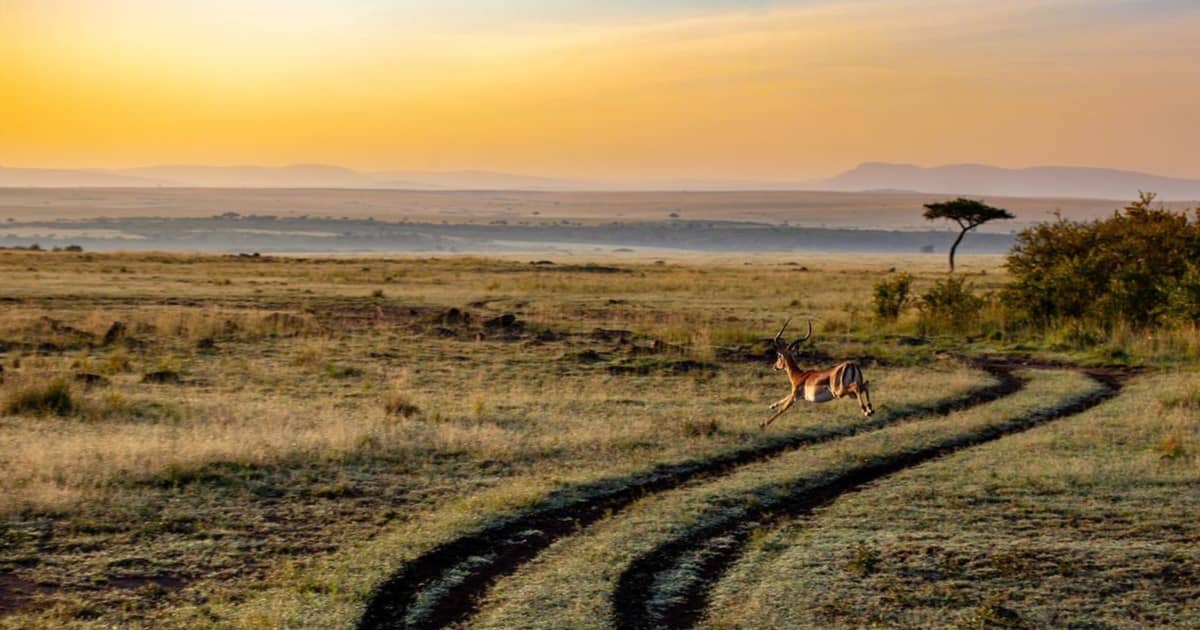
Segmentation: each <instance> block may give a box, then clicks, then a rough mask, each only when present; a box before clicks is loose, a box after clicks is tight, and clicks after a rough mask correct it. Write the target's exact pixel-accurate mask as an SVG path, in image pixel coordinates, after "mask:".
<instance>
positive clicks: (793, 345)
mask: <svg viewBox="0 0 1200 630" xmlns="http://www.w3.org/2000/svg"><path fill="white" fill-rule="evenodd" d="M812 333H813V329H812V320H811V319H810V320H808V334H807V335H804V336H803V337H801V338H799V339H797V340H795V341H793V342H792V343H790V344H788V351H789V352H795V351H796V348H799V347H800V344H801V343H803V342H804V341H807V340H808V338H809V337H812Z"/></svg>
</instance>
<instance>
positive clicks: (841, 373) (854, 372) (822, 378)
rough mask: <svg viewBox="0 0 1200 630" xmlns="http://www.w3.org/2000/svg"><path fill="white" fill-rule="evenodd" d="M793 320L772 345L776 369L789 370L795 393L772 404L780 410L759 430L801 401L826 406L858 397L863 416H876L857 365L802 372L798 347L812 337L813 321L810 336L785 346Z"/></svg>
mask: <svg viewBox="0 0 1200 630" xmlns="http://www.w3.org/2000/svg"><path fill="white" fill-rule="evenodd" d="M791 321H792V320H791V319H788V320H787V321H785V322H783V327H781V328H780V329H779V332H778V333H776V334H775V338H774V339H772V340H771V346H772V347H773V348H775V356H776V359H775V366H774V367H775V369H776V370H787V375H788V380H789V381H791V382H792V391H791V393H790V394H788V395H787V396H784V397H783V398H782V399H780V400H778V401H776V402H774V403H772V404H771V409H772V410H774V409H778V411H776V412H775V414H774V415H772V416H771V417H770V418H767V419H766V420H764V421H763V423H762V424H760V425H759V428H760V429H762V428H766V427H767V425H769V424H771V422H773V421H774V420H775V418H778V417H779V416H780V415H782V414H783V412H785V411H787V410H788V409H789V408H791V406H792V405H793V404H794V403H795V402H796V401H797V400H807V401H808V402H814V403H823V402H829V401H831V400H834V399H837V398H841V397H843V396H854V398H855V399H856V400H858V406H859V408H860V409H862V412H863V415H866V416H870V415H871V414H873V413H875V408H874V407H873V406H871V393H870V391H869V390H868V389H867V382H866V381H865V380H863V373H862V370H861V369H859V367H858V366H857V365H855V364H854V362H852V361H846V362H844V363H839V364H837V365H835V366H833V367H832V368H830V369H828V370H802V369H800V366H799V365H798V364H797V363H796V348H798V347H799V346H800V344H801V342H803V341H805V340H807V339H808V338H809V337H812V332H813V331H812V321H811V320H810V321H809V322H808V334H807V335H805V336H803V337H801V338H799V339H797V340H795V341H793V342H792V343H790V344H785V343H784V341H783V331H784V330H786V329H787V326H788V323H789V322H791Z"/></svg>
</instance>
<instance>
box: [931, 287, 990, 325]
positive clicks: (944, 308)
mask: <svg viewBox="0 0 1200 630" xmlns="http://www.w3.org/2000/svg"><path fill="white" fill-rule="evenodd" d="M986 303H987V302H986V300H984V299H983V298H982V297H979V296H978V295H975V293H974V286H973V285H970V284H967V282H966V280H965V279H964V278H961V277H958V278H953V277H952V278H946V279H944V280H939V281H938V282H937V283H935V284H934V285H933V287H931V288H930V289H929V290H928V291H926V292H925V293H924V294H923V295H921V299H920V300H919V301H918V302H917V308H918V309H920V311H921V328H922V330H923V331H924V332H930V331H933V330H938V329H949V330H951V331H953V332H963V331H965V330H967V329H968V328H969V327H971V326H972V325H974V324H976V323H978V321H979V315H980V310H982V309H983V307H984V305H985V304H986Z"/></svg>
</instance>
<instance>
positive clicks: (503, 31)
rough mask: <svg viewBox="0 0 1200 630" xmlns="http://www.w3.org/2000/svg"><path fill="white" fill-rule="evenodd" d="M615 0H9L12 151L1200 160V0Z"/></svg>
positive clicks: (359, 158)
mask: <svg viewBox="0 0 1200 630" xmlns="http://www.w3.org/2000/svg"><path fill="white" fill-rule="evenodd" d="M448 4H453V5H454V6H452V7H448ZM596 4H597V3H595V2H584V1H582V0H579V1H575V0H561V1H560V2H558V3H546V2H539V1H537V0H525V1H524V2H520V1H518V2H514V3H510V4H508V5H506V4H505V3H502V2H499V0H481V1H480V2H477V3H472V2H459V3H456V4H455V3H432V2H422V1H415V2H412V1H410V2H381V1H375V0H348V1H345V2H336V1H334V0H295V1H285V0H257V1H251V2H236V1H234V0H212V1H210V2H200V0H179V1H176V2H166V1H158V2H152V1H150V0H0V89H2V90H3V93H2V96H3V98H0V164H2V165H6V166H40V167H63V166H70V167H78V166H84V167H123V166H142V165H150V164H162V163H182V162H189V163H206V164H232V163H259V164H286V163H296V162H324V163H336V164H341V165H345V166H350V167H356V168H365V169H391V168H396V169H408V168H416V169H442V170H448V169H460V168H481V169H492V170H504V171H511V172H523V173H530V174H540V175H558V176H563V175H567V176H593V177H699V178H754V179H787V178H807V177H817V176H822V175H828V174H832V173H833V172H835V171H838V170H841V169H843V168H846V167H850V166H853V165H854V164H855V163H857V162H860V161H864V160H885V161H901V162H915V163H920V164H940V163H949V162H964V161H970V162H986V163H992V164H997V165H1002V166H1029V165H1037V164H1071V165H1088V166H1110V167H1120V168H1132V169H1137V170H1145V171H1151V172H1156V173H1160V174H1165V175H1177V176H1191V177H1200V151H1198V150H1197V147H1200V124H1197V121H1200V107H1198V106H1200V38H1197V37H1196V33H1200V9H1195V8H1192V6H1190V5H1194V4H1195V3H1193V2H1186V1H1182V0H1139V1H1137V2H1134V1H1132V0H1122V1H1117V0H1112V1H1107V0H1098V1H1091V2H1083V1H1082V0H1058V1H1052V2H1031V1H1026V0H1012V1H1006V2H1003V3H1001V2H996V3H992V2H977V1H966V0H936V1H916V0H875V1H871V0H866V1H853V0H840V1H835V0H828V1H809V2H799V3H789V2H768V1H765V0H760V1H755V2H749V1H748V2H738V1H737V0H726V1H721V0H708V1H707V2H705V1H701V0H695V1H687V0H678V1H677V2H668V3H665V4H664V5H663V6H664V7H666V8H662V7H659V8H657V9H655V10H653V11H649V10H645V9H641V8H639V3H632V2H627V3H623V2H614V3H612V5H613V7H616V8H615V9H612V10H604V11H601V10H598V9H596V8H595V6H596ZM668 5H669V6H668ZM617 9H619V10H617Z"/></svg>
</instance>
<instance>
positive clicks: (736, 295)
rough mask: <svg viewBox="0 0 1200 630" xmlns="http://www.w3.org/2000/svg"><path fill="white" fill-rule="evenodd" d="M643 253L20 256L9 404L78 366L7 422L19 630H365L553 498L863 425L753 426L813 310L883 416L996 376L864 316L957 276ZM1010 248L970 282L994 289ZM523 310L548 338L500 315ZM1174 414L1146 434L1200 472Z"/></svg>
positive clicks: (11, 261)
mask: <svg viewBox="0 0 1200 630" xmlns="http://www.w3.org/2000/svg"><path fill="white" fill-rule="evenodd" d="M622 260H623V262H616V261H615V259H605V260H601V261H600V262H603V263H604V264H606V265H615V266H617V267H618V268H619V269H620V271H618V272H616V273H595V272H594V271H588V270H586V269H583V268H574V269H542V268H537V267H533V266H531V265H529V264H528V260H524V259H516V258H508V259H489V260H484V259H478V258H469V257H456V258H439V259H420V258H414V257H395V258H361V257H340V258H333V257H331V258H328V259H319V260H318V259H309V260H300V259H287V258H278V259H273V258H268V257H263V258H262V259H258V260H246V259H238V258H231V257H220V256H184V255H162V254H113V255H96V254H66V253H63V254H55V253H42V254H33V253H28V252H0V275H3V277H5V278H6V280H7V281H8V283H7V284H6V286H5V289H6V297H9V298H10V300H9V301H5V302H3V303H0V366H3V368H4V370H3V372H2V375H3V383H2V384H0V401H8V400H13V399H15V398H17V397H19V395H20V393H21V392H24V391H31V390H30V389H29V388H31V387H34V386H42V387H44V384H45V383H48V382H52V381H53V380H55V379H59V378H62V379H65V381H64V382H65V383H66V390H67V391H69V395H70V400H71V402H72V405H71V408H70V410H69V413H66V414H65V415H57V414H44V413H40V412H39V411H38V410H37V408H36V406H34V407H30V406H25V405H17V406H15V407H14V406H11V405H7V406H6V408H5V409H3V411H5V412H6V413H3V414H0V452H3V453H5V454H6V456H5V457H3V458H0V574H4V575H8V576H13V577H12V578H8V579H19V580H23V581H24V582H23V583H28V584H34V585H40V586H39V587H38V588H36V589H34V590H35V591H36V592H38V593H39V594H38V596H37V597H36V598H34V599H33V600H31V601H25V602H23V603H22V604H21V605H22V606H24V607H25V608H24V611H23V612H22V613H20V614H16V615H11V614H9V615H5V614H4V613H0V626H13V627H36V626H38V625H41V626H43V627H61V626H64V625H76V626H104V627H110V626H116V625H135V626H136V625H142V626H162V625H176V626H188V627H194V626H212V625H216V626H221V625H236V626H249V627H254V626H258V627H279V626H293V627H299V626H308V627H314V626H321V627H327V626H330V625H338V624H341V625H344V624H345V623H347V622H348V620H350V619H352V618H353V617H354V615H355V614H356V612H357V610H358V608H357V607H358V606H361V604H362V602H363V599H364V597H365V596H366V593H367V591H368V590H369V589H370V587H371V586H372V585H373V581H374V580H377V579H380V578H382V577H383V576H385V575H387V573H388V572H389V571H390V570H392V569H394V568H395V566H396V565H397V563H399V562H401V561H403V560H404V559H407V558H411V557H413V555H415V554H418V553H420V551H421V550H423V549H428V548H429V547H431V546H433V545H435V544H437V543H438V542H441V541H444V540H447V539H449V538H452V537H453V536H454V534H455V532H458V531H461V530H462V529H463V528H467V527H477V526H479V525H480V524H481V523H486V522H488V521H489V520H490V519H494V518H497V517H498V516H499V515H503V514H505V513H508V512H509V511H511V510H515V509H521V508H522V507H523V506H527V505H529V504H530V503H531V502H533V501H535V500H536V499H538V498H540V497H543V496H544V495H545V494H546V493H548V492H550V491H551V490H554V489H556V488H562V487H563V486H564V485H567V484H574V483H585V482H591V481H595V480H597V479H601V478H607V477H611V476H619V475H627V474H631V473H633V472H637V471H644V470H646V469H647V468H649V467H652V466H654V465H656V464H661V463H664V462H677V461H680V460H682V459H689V458H697V457H700V458H703V457H711V456H713V455H714V454H716V453H721V452H724V451H727V450H729V449H732V448H742V447H745V446H747V445H751V444H756V443H759V441H762V440H769V439H772V438H774V437H777V436H779V435H781V434H788V433H792V432H797V431H803V430H808V429H812V428H814V427H820V426H823V425H824V424H844V423H847V422H854V421H858V419H859V416H858V415H857V411H856V410H855V406H854V405H853V403H850V402H844V404H843V403H833V404H832V405H829V406H824V407H819V408H818V407H804V408H801V409H797V410H794V411H792V412H789V415H787V416H784V417H782V418H780V419H779V420H778V421H777V422H776V423H775V424H774V425H773V426H772V428H771V430H770V431H768V432H766V433H763V432H759V431H758V430H757V424H758V422H759V421H760V420H762V419H763V417H764V416H765V415H766V408H765V406H766V404H767V403H769V402H771V401H774V400H776V399H778V398H779V397H780V396H782V395H783V394H784V393H786V384H785V381H784V379H783V377H782V376H781V375H779V374H776V373H774V372H772V371H770V370H769V369H768V368H767V367H766V366H765V365H764V364H763V363H762V362H761V361H759V360H756V359H754V357H755V356H756V353H757V352H760V351H761V350H762V349H763V347H762V346H761V340H762V338H764V337H766V336H769V335H770V334H771V333H772V332H773V331H774V330H775V329H776V327H777V326H778V324H779V322H781V321H782V319H783V318H784V317H787V316H789V315H790V316H795V317H803V316H812V317H814V318H816V319H817V335H816V337H815V344H814V345H813V346H812V348H811V350H812V352H813V354H814V356H821V355H827V356H829V357H831V358H832V357H838V358H841V357H852V358H857V359H859V360H860V361H862V362H863V363H864V365H865V366H866V370H867V372H868V374H869V376H870V378H871V381H872V385H873V391H874V394H875V399H876V405H877V407H878V408H879V409H880V412H881V413H887V412H888V410H889V408H895V407H898V406H901V405H905V404H912V403H913V401H917V400H931V399H938V398H942V397H945V396H950V395H954V394H956V393H960V392H961V391H962V390H964V389H966V388H969V387H971V386H973V385H976V384H978V383H979V382H980V380H981V378H982V376H981V375H980V374H979V373H978V372H975V371H972V370H967V369H965V368H963V367H962V366H960V365H958V364H956V363H955V362H953V361H939V360H938V359H937V356H938V354H939V352H940V351H942V350H945V349H959V348H961V347H962V340H960V339H959V340H935V341H932V342H928V343H922V344H917V345H912V344H911V343H910V340H906V339H905V338H906V337H908V335H909V333H908V332H907V331H906V329H905V328H904V327H905V326H906V325H907V323H906V322H905V321H904V320H903V318H902V321H901V322H899V323H898V324H896V325H895V326H896V327H895V328H891V327H889V326H879V325H877V324H876V323H875V322H873V321H872V320H871V319H870V318H869V314H868V304H869V299H870V294H871V288H872V286H873V284H874V282H876V281H877V280H878V279H879V278H881V277H883V276H884V275H885V274H886V273H887V269H888V267H889V266H890V265H893V264H908V263H909V262H911V264H913V265H914V267H913V269H912V270H913V271H914V273H915V274H916V275H917V277H918V284H919V285H922V283H924V284H926V285H927V284H929V283H932V282H933V281H934V280H935V279H937V278H939V277H941V276H942V275H943V274H942V272H941V261H940V260H937V261H928V260H926V259H922V258H919V257H916V256H913V257H911V259H905V260H902V261H901V262H900V263H897V262H896V261H895V260H890V259H883V258H871V257H864V258H853V257H822V256H807V257H806V256H795V257H787V260H781V259H779V258H778V257H771V258H768V257H751V258H749V259H747V258H746V257H741V256H738V257H712V259H697V258H692V257H678V258H669V259H668V261H667V263H666V264H662V265H659V264H653V262H652V261H651V260H635V261H634V262H630V261H628V260H624V259H622ZM746 262H751V263H752V264H749V265H747V264H745V263H746ZM783 262H797V263H799V264H801V265H803V266H805V267H807V268H808V271H798V267H799V265H795V266H793V265H783V264H781V263H783ZM997 262H998V260H997V259H995V258H983V259H972V258H971V257H966V258H965V260H964V261H963V267H965V268H968V269H973V270H984V269H987V270H988V273H987V275H986V276H980V277H979V282H980V283H985V284H986V285H987V286H989V287H992V286H998V285H1000V284H1002V283H1003V282H1004V278H1003V274H1001V273H997V271H996V263H997ZM561 267H566V266H565V265H561ZM378 291H382V296H380V295H378V294H377V292H378ZM450 307H455V308H458V309H461V310H462V311H464V312H467V313H469V314H471V315H472V317H473V318H474V319H472V321H471V323H469V324H447V323H445V321H444V318H442V317H441V315H442V314H444V313H445V312H446V309H448V308H450ZM502 313H513V314H515V315H516V316H517V318H518V320H519V321H520V322H521V323H522V324H523V325H524V327H523V328H520V329H517V330H514V331H509V332H496V331H490V330H487V329H485V328H484V327H483V326H482V325H481V324H480V321H481V320H483V319H485V318H488V317H495V316H497V315H500V314H502ZM117 321H119V322H121V323H122V324H124V333H123V334H121V335H119V336H117V337H115V338H113V339H109V340H106V339H105V337H106V336H108V335H107V333H108V332H109V331H110V330H111V329H112V325H113V322H117ZM598 328H599V329H606V330H608V331H612V330H624V331H628V334H621V333H612V332H603V331H600V332H597V331H596V329H598ZM1130 343H1133V342H1132V341H1131V342H1130ZM1163 348H1167V346H1163ZM1159 351H1164V352H1165V351H1168V350H1167V349H1160V350H1159ZM823 360H824V359H813V361H814V362H821V361H823ZM164 370H166V371H170V372H172V373H173V374H175V375H176V376H177V377H178V381H177V382H166V383H155V382H146V381H147V379H146V375H147V374H150V373H152V372H155V371H164ZM931 370H933V371H935V372H937V373H938V374H940V375H941V378H940V379H938V380H936V381H935V383H936V384H935V385H931V384H930V381H929V378H928V375H929V374H930V371H931ZM89 375H90V376H89ZM97 376H98V377H102V379H97V378H93V377H97ZM81 379H82V380H81ZM151 380H152V379H151ZM168 380H169V379H168ZM1168 393H1169V394H1170V395H1171V396H1174V397H1175V398H1172V399H1171V400H1172V401H1176V402H1172V403H1171V404H1173V405H1175V406H1174V407H1171V409H1177V410H1179V411H1177V412H1175V411H1172V412H1171V413H1172V414H1174V413H1178V414H1185V415H1186V414H1187V413H1191V414H1194V412H1195V409H1196V408H1198V407H1200V404H1197V403H1195V401H1194V400H1193V399H1194V397H1189V395H1188V394H1187V392H1185V391H1182V390H1178V391H1177V390H1174V389H1172V390H1170V391H1169V392H1168ZM42 398H43V400H45V397H44V396H43V397H42ZM1163 404H1164V405H1165V404H1167V403H1163ZM1171 417H1177V422H1178V424H1176V425H1172V426H1170V427H1166V426H1164V427H1163V428H1162V430H1161V431H1158V432H1157V433H1156V434H1155V435H1154V436H1153V438H1152V440H1151V442H1150V443H1149V446H1148V447H1147V448H1148V449H1149V450H1150V451H1152V452H1153V453H1154V454H1155V455H1154V456H1155V457H1156V458H1158V459H1157V460H1156V461H1161V462H1163V463H1164V464H1163V465H1166V463H1170V462H1187V461H1192V460H1191V459H1189V458H1194V457H1195V454H1196V453H1197V451H1198V447H1197V445H1196V443H1195V439H1194V431H1193V429H1192V427H1191V425H1188V424H1186V423H1185V422H1184V421H1183V419H1182V418H1183V416H1171ZM847 453H848V452H847ZM801 459H802V458H801ZM789 461H791V460H789ZM796 461H800V460H796ZM822 461H823V460H822ZM805 465H807V464H805ZM776 470H777V471H778V472H780V473H781V474H782V472H784V469H782V468H779V469H776ZM814 470H815V469H814ZM747 479H748V478H747ZM881 566H883V567H884V568H886V566H887V559H886V556H885V557H884V560H883V562H882V563H881ZM610 577H611V576H610ZM151 578H152V579H157V580H160V581H163V582H164V584H166V586H162V585H160V586H158V587H155V588H161V589H162V592H161V593H158V594H157V595H154V596H153V597H152V596H150V595H151V594H149V593H148V592H144V591H143V590H142V588H143V587H146V585H147V583H146V582H145V580H147V579H151ZM138 580H143V581H142V582H138ZM153 584H157V582H154V583H153ZM153 584H151V586H153ZM147 588H149V587H147Z"/></svg>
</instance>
